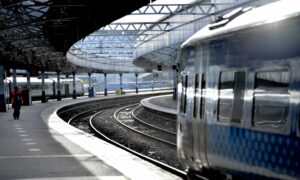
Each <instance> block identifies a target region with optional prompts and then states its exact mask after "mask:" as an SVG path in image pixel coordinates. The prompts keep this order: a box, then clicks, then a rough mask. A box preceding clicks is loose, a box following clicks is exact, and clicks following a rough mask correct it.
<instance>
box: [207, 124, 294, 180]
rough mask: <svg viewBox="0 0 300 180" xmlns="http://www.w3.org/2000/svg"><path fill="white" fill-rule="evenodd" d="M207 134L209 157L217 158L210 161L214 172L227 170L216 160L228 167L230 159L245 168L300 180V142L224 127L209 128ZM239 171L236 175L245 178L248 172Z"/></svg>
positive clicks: (212, 126) (284, 137) (291, 138)
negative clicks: (257, 169)
mask: <svg viewBox="0 0 300 180" xmlns="http://www.w3.org/2000/svg"><path fill="white" fill-rule="evenodd" d="M207 133H208V134H207V135H208V136H207V138H208V139H207V153H208V157H209V158H210V157H217V158H212V159H209V162H211V165H212V166H214V167H212V168H214V169H222V170H224V169H225V170H226V169H227V168H226V167H224V165H221V166H220V165H218V162H217V161H216V159H217V160H220V161H223V162H225V163H226V160H228V159H229V160H232V161H233V162H237V163H238V164H240V165H241V167H243V168H245V167H251V168H252V169H253V167H256V168H260V169H265V170H271V171H272V172H274V173H276V174H281V175H287V176H292V177H297V178H300V167H299V163H300V140H299V138H296V137H290V136H285V135H279V134H271V133H264V132H258V131H253V130H247V129H243V128H237V127H230V126H222V125H208V131H207ZM214 160H215V162H213V161H214ZM228 165H229V164H228ZM245 165H248V166H245ZM229 166H230V165H229ZM228 168H230V167H228ZM236 169H237V171H235V172H233V173H234V174H238V175H240V176H243V174H244V175H245V172H242V171H244V170H245V169H243V170H241V169H240V170H238V168H236ZM228 171H229V170H228ZM230 172H232V171H230ZM248 172H249V171H248ZM257 172H258V171H257ZM257 172H253V173H257ZM250 178H251V177H250Z"/></svg>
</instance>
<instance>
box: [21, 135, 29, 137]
mask: <svg viewBox="0 0 300 180" xmlns="http://www.w3.org/2000/svg"><path fill="white" fill-rule="evenodd" d="M20 136H21V137H27V136H28V135H27V134H20Z"/></svg>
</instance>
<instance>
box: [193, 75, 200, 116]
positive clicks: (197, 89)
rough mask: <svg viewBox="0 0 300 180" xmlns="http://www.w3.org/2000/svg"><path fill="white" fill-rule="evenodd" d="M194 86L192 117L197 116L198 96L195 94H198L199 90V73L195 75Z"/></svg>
mask: <svg viewBox="0 0 300 180" xmlns="http://www.w3.org/2000/svg"><path fill="white" fill-rule="evenodd" d="M194 88H195V90H194V112H193V115H194V117H196V116H197V110H198V106H197V105H198V102H197V100H198V98H197V96H198V92H199V74H196V76H195V85H194Z"/></svg>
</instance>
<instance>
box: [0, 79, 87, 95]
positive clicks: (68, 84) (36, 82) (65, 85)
mask: <svg viewBox="0 0 300 180" xmlns="http://www.w3.org/2000/svg"><path fill="white" fill-rule="evenodd" d="M4 82H5V84H6V86H7V88H6V89H7V90H8V89H9V88H8V86H10V87H12V82H13V78H12V77H7V78H6V79H5V80H4ZM75 82H76V95H77V96H83V95H84V89H83V81H82V80H80V79H78V78H75ZM30 83H31V96H32V99H33V100H37V99H41V96H42V79H40V78H38V77H30ZM17 85H18V86H19V87H20V88H22V89H27V78H26V77H17ZM44 88H45V94H46V97H47V98H55V97H56V95H57V78H45V86H44ZM60 92H61V96H62V97H69V96H72V94H73V79H72V78H62V79H60Z"/></svg>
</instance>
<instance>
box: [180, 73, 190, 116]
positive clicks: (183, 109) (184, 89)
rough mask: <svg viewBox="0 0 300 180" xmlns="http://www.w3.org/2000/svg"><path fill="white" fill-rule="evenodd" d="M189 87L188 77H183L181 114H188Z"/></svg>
mask: <svg viewBox="0 0 300 180" xmlns="http://www.w3.org/2000/svg"><path fill="white" fill-rule="evenodd" d="M187 86H188V76H187V75H183V76H182V91H181V92H182V93H181V106H180V108H181V112H183V113H186V103H187V102H186V101H187Z"/></svg>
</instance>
